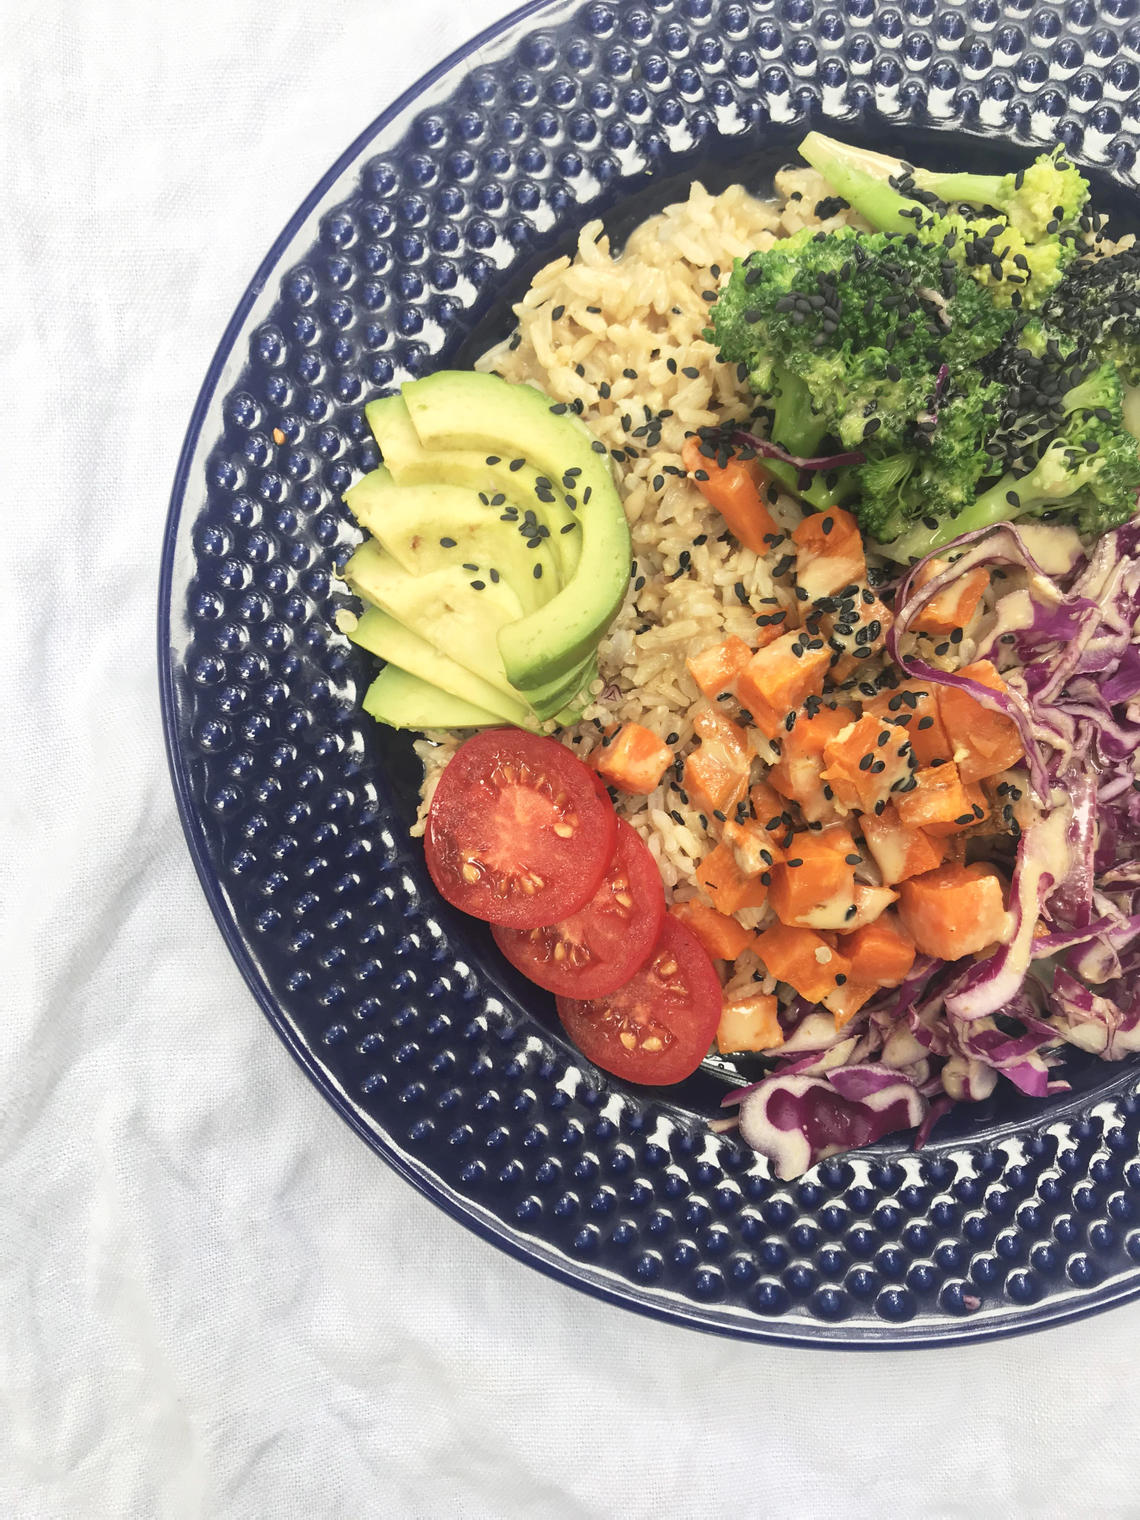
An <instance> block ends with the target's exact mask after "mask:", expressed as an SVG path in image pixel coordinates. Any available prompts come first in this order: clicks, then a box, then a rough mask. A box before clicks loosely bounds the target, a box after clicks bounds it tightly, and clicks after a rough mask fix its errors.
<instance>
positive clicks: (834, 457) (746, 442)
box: [732, 429, 867, 473]
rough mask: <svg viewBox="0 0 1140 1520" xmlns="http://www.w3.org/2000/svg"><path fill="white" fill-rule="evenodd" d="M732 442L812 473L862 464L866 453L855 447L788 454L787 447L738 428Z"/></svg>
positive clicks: (763, 456) (764, 457) (765, 456)
mask: <svg viewBox="0 0 1140 1520" xmlns="http://www.w3.org/2000/svg"><path fill="white" fill-rule="evenodd" d="M732 441H733V443H739V444H740V445H741V446H742V447H743V448H746V449H751V450H752V451H753V453H755V454H759V455H760V457H761V458H762V459H780V460H782V461H783V462H784V464H790V465H794V466H795V468H796V469H797V470H807V471H810V472H812V473H814V472H815V471H817V470H838V469H839V467H840V466H841V465H845V464H862V463H863V461H864V460H865V459H866V457H867V456H866V454H863V453H861V452H860V451H859V450H858V449H855V450H853V451H851V452H849V453H846V454H820V455H818V456H817V457H816V458H814V459H804V458H803V457H802V456H801V455H799V454H789V453H788V451H787V449H782V448H781V447H780V445H779V444H778V443H772V442H770V441H769V440H768V439H767V438H758V437H757V436H756V434H755V433H746V432H744V431H743V429H738V430H737V431H736V432H735V433H733V435H732Z"/></svg>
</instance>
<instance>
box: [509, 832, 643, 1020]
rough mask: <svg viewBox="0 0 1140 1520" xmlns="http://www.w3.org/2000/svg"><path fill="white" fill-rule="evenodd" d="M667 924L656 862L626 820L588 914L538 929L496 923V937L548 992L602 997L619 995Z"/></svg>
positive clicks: (513, 960)
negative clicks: (512, 927)
mask: <svg viewBox="0 0 1140 1520" xmlns="http://www.w3.org/2000/svg"><path fill="white" fill-rule="evenodd" d="M664 920H665V888H664V887H663V886H662V885H661V872H660V871H659V870H658V869H657V862H656V861H655V860H654V859H653V856H652V855H651V854H650V853H649V851H648V849H646V847H645V845H644V844H643V843H642V841H641V839H640V837H639V836H638V834H637V831H636V830H635V829H632V828H630V826H629V824H628V823H626V822H625V820H624V819H621V818H619V819H618V831H617V848H616V850H615V851H614V858H613V860H612V861H611V862H610V867H609V869H608V870H607V872H606V874H605V875H604V876H603V877H602V884H601V886H600V887H599V888H598V890H597V891H596V892H595V893H594V895H593V897H591V898H590V901H589V902H588V903H587V904H586V906H585V907H584V908H580V909H579V910H578V912H577V913H572V914H571V915H570V917H569V918H564V919H562V920H561V921H560V922H559V923H557V924H546V925H543V926H542V927H541V928H538V929H508V928H507V927H506V926H505V925H503V924H494V925H492V928H491V932H492V934H493V935H494V936H495V943H496V945H498V947H499V949H500V950H501V951H502V952H503V954H504V955H505V956H506V958H507V959H508V960H509V961H510V963H511V965H512V966H517V967H518V969H519V970H520V971H521V972H522V973H523V975H524V976H529V977H530V979H531V981H532V982H537V983H538V985H539V986H540V987H545V988H546V990H547V992H557V993H560V994H561V995H562V996H564V997H574V998H595V997H603V996H604V995H605V994H606V993H607V992H615V991H616V990H617V989H618V988H619V987H620V986H622V984H623V983H625V982H628V981H629V979H630V977H631V976H632V975H633V973H634V972H635V971H636V970H638V968H639V967H641V966H644V964H645V962H646V961H647V960H648V959H649V952H650V951H651V950H652V949H653V947H654V945H655V944H656V943H657V939H658V936H659V935H660V933H661V925H662V923H663V922H664Z"/></svg>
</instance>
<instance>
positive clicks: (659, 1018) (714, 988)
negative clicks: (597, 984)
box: [557, 914, 721, 1087]
mask: <svg viewBox="0 0 1140 1520" xmlns="http://www.w3.org/2000/svg"><path fill="white" fill-rule="evenodd" d="M557 1004H558V1017H559V1018H560V1019H561V1020H562V1027H563V1028H564V1029H565V1031H566V1033H567V1034H568V1035H569V1036H570V1038H571V1039H572V1040H573V1041H574V1044H575V1045H576V1046H577V1047H578V1049H579V1050H580V1051H581V1052H582V1054H583V1055H584V1056H586V1057H587V1058H588V1059H589V1060H591V1061H593V1063H594V1065H595V1066H600V1067H601V1068H602V1070H603V1071H608V1072H612V1073H613V1075H614V1076H615V1077H624V1078H625V1080H626V1081H627V1082H639V1083H645V1084H648V1085H650V1086H654V1087H665V1086H669V1085H670V1084H672V1083H674V1082H681V1081H683V1080H684V1079H685V1078H686V1077H687V1076H690V1075H691V1074H692V1073H693V1072H694V1071H696V1069H697V1067H698V1066H699V1065H700V1064H701V1062H702V1061H703V1060H704V1058H705V1056H706V1054H707V1053H708V1048H709V1046H710V1045H711V1044H712V1040H713V1036H714V1035H715V1034H716V1027H717V1024H718V1023H719V1022H720V1010H721V989H720V980H719V978H718V977H717V974H716V970H715V968H714V966H713V963H712V961H711V960H710V959H709V957H708V954H707V953H706V951H705V950H704V949H703V947H702V945H701V942H700V940H698V939H697V937H696V935H695V934H694V933H693V932H692V930H691V929H687V928H686V927H685V925H684V924H682V923H680V922H679V921H678V920H677V919H675V918H674V917H673V915H672V914H666V917H665V923H664V926H663V928H662V930H661V937H660V939H659V940H658V941H657V944H656V945H655V946H654V948H653V952H652V954H651V955H650V957H649V959H648V960H647V961H646V963H645V965H644V966H642V968H641V970H640V971H637V972H635V973H634V975H633V976H632V977H631V978H630V979H629V981H628V982H626V984H625V985H624V986H623V987H619V988H618V990H617V991H616V992H614V993H611V994H610V995H609V996H608V997H602V998H586V999H579V998H564V997H560V998H558V999H557ZM623 1034H624V1035H626V1036H627V1038H630V1037H631V1038H632V1039H633V1040H634V1041H635V1042H636V1043H635V1044H634V1048H633V1049H632V1050H631V1049H629V1048H628V1045H627V1044H625V1043H623V1042H622V1039H621V1036H622V1035H623ZM647 1040H648V1041H651V1042H652V1041H656V1042H657V1044H658V1046H659V1047H660V1048H653V1047H652V1045H650V1048H646V1041H647Z"/></svg>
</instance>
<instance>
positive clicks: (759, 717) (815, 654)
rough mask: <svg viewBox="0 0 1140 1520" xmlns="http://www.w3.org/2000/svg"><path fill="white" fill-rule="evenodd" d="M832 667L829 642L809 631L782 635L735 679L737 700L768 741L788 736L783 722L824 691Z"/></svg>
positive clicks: (761, 650)
mask: <svg viewBox="0 0 1140 1520" xmlns="http://www.w3.org/2000/svg"><path fill="white" fill-rule="evenodd" d="M830 664H831V654H830V651H829V650H828V648H827V642H826V640H825V639H823V638H822V637H816V638H813V637H812V636H811V635H810V634H809V633H808V632H807V631H806V630H804V629H798V630H797V631H795V632H793V633H782V634H781V635H780V637H779V638H778V639H773V640H772V642H771V643H770V644H769V645H767V646H766V647H765V648H764V649H758V650H757V651H756V653H755V654H754V655H753V656H752V658H751V659H750V660H749V662H748V664H747V665H746V666H745V667H744V669H743V670H742V671H741V672H740V674H739V675H738V676H737V678H736V686H735V688H734V689H735V693H736V699H737V701H738V702H739V703H740V705H741V707H743V708H745V709H747V711H748V712H749V713H751V715H752V721H753V723H755V725H756V727H757V728H758V729H759V730H760V732H761V733H762V734H763V735H764V737H765V738H767V739H776V738H779V737H780V735H781V734H782V733H784V732H785V729H784V720H785V718H786V717H787V716H788V714H789V713H790V712H795V711H796V710H797V709H798V708H800V707H802V705H803V703H804V701H805V700H806V699H807V698H808V697H810V696H818V695H819V693H820V692H822V690H823V682H824V677H825V676H826V674H827V670H828V666H829V665H830Z"/></svg>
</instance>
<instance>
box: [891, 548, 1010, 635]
mask: <svg viewBox="0 0 1140 1520" xmlns="http://www.w3.org/2000/svg"><path fill="white" fill-rule="evenodd" d="M949 568H950V561H949V560H945V559H931V560H927V562H926V563H925V564H924V565H923V566H922V567H921V569H920V570H919V572H918V574H917V575H916V576H915V578H914V584H915V589H916V590H917V589H918V588H920V587H922V586H925V585H927V583H928V582H930V581H932V580H933V579H934V577H935V576H936V575H941V574H942V572H943V571H944V570H948V569H949ZM989 584H990V572H989V571H988V570H986V569H985V568H984V567H983V566H980V565H979V566H978V568H977V569H976V570H967V571H966V572H965V574H963V575H959V576H957V577H956V578H955V579H954V580H953V581H951V583H950V584H949V585H948V586H947V587H946V588H945V590H943V591H939V592H938V594H937V596H934V597H932V598H931V599H930V601H929V602H927V604H926V606H925V607H923V609H922V611H921V612H920V613H919V614H918V616H917V617H916V618H914V620H913V621H912V622H911V625H910V626H911V629H912V630H913V631H914V632H915V633H952V632H953V631H954V629H955V628H965V626H966V624H967V623H968V622H969V621H970V619H971V618H972V617H973V615H974V613H975V612H976V611H977V608H978V603H979V602H980V601H981V599H982V597H983V596H984V595H985V593H986V591H987V589H988V587H989Z"/></svg>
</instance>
